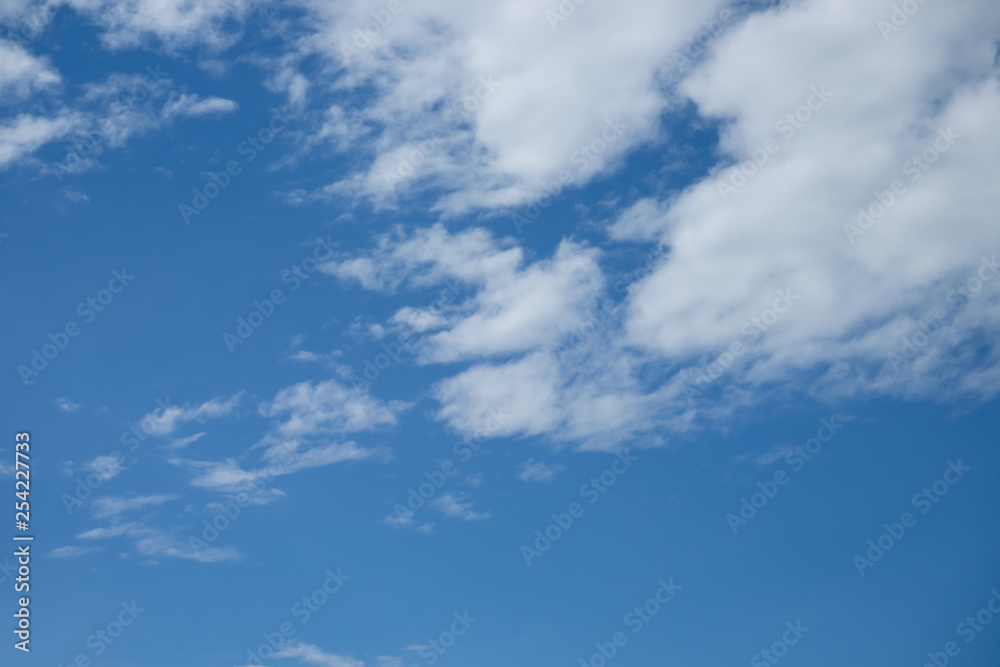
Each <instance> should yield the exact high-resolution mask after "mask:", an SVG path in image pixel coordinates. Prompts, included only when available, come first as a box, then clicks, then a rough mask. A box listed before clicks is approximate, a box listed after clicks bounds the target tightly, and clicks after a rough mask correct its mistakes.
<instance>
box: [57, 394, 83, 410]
mask: <svg viewBox="0 0 1000 667" xmlns="http://www.w3.org/2000/svg"><path fill="white" fill-rule="evenodd" d="M52 405H54V406H56V407H57V408H58V409H59V412H76V411H77V410H79V409H80V408H81V407H83V406H82V405H80V404H79V403H74V402H73V401H71V400H69V399H68V398H66V397H65V396H60V397H59V398H54V399H52Z"/></svg>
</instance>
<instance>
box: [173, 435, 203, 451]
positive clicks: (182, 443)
mask: <svg viewBox="0 0 1000 667" xmlns="http://www.w3.org/2000/svg"><path fill="white" fill-rule="evenodd" d="M205 433H207V431H202V432H201V433H195V434H194V435H189V436H187V437H186V438H176V439H174V440H171V441H170V442H168V443H167V446H168V447H173V448H174V449H181V448H183V447H187V446H188V445H190V444H191V443H192V442H194V441H196V440H198V439H199V438H201V436H203V435H205Z"/></svg>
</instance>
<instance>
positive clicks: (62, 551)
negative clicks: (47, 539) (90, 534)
mask: <svg viewBox="0 0 1000 667" xmlns="http://www.w3.org/2000/svg"><path fill="white" fill-rule="evenodd" d="M101 551H102V549H101V548H100V547H77V546H65V547H58V548H56V549H53V550H52V551H50V552H49V553H47V554H45V555H46V556H48V557H49V558H80V557H81V556H86V555H87V554H93V553H100V552H101Z"/></svg>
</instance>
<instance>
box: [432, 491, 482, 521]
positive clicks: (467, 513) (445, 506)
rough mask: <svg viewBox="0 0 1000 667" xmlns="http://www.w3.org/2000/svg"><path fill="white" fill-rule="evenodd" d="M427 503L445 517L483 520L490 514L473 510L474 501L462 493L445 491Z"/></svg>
mask: <svg viewBox="0 0 1000 667" xmlns="http://www.w3.org/2000/svg"><path fill="white" fill-rule="evenodd" d="M428 504H429V505H430V506H431V507H433V508H434V509H436V510H437V511H439V512H441V513H442V514H444V515H445V516H446V517H450V518H453V519H461V520H462V521H485V520H487V519H489V518H490V517H491V516H492V515H491V514H490V513H489V512H476V511H474V510H473V509H472V506H473V505H474V504H475V503H474V502H472V501H471V500H468V499H467V498H466V497H465V496H464V495H463V494H455V493H445V494H442V495H440V496H438V497H437V498H435V499H434V500H432V501H430V503H428Z"/></svg>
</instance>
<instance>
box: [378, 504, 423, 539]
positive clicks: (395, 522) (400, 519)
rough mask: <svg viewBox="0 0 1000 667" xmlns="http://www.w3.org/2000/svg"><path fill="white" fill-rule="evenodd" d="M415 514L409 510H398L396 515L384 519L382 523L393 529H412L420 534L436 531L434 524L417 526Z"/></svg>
mask: <svg viewBox="0 0 1000 667" xmlns="http://www.w3.org/2000/svg"><path fill="white" fill-rule="evenodd" d="M414 514H415V513H414V511H413V510H411V509H409V508H400V509H397V510H396V512H395V513H393V514H390V515H389V516H387V517H386V518H384V519H383V520H382V523H384V524H385V525H387V526H390V527H392V528H411V529H413V530H415V531H417V532H418V533H424V534H427V533H431V532H433V530H434V524H433V523H423V524H420V525H417V524H416V523H415V522H414V521H413V516H414Z"/></svg>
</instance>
